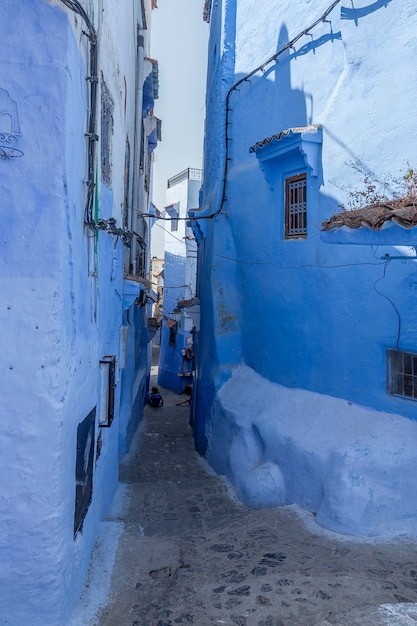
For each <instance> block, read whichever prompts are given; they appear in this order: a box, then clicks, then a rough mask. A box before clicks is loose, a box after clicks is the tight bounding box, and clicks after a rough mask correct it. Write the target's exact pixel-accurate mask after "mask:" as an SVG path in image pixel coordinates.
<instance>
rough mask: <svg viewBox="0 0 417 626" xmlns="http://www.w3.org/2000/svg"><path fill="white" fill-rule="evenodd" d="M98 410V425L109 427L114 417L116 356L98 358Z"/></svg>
mask: <svg viewBox="0 0 417 626" xmlns="http://www.w3.org/2000/svg"><path fill="white" fill-rule="evenodd" d="M100 375H101V381H100V411H99V421H98V423H99V426H103V427H106V426H107V427H109V426H111V424H112V421H113V418H114V389H115V387H116V357H115V356H113V355H112V356H104V357H103V358H102V359H101V360H100Z"/></svg>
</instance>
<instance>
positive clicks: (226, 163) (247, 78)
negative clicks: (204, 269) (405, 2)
mask: <svg viewBox="0 0 417 626" xmlns="http://www.w3.org/2000/svg"><path fill="white" fill-rule="evenodd" d="M340 2H341V0H335V1H334V2H332V4H331V5H330V6H329V7H328V8H327V9H326V11H325V12H324V13H323V14H322V15H321V16H320V17H319V18H318V19H317V20H316V21H315V22H313V23H312V24H310V26H308V27H307V28H305V29H304V30H302V31H301V32H299V33H298V35H296V36H295V37H294V38H293V39H291V41H289V42H288V43H286V44H285V46H283V47H282V48H281V49H280V50H278V52H276V53H275V54H273V55H272V56H271V57H269V58H268V59H267V60H266V61H264V62H263V63H261V65H258V67H256V68H255V69H254V70H252V71H251V72H249V74H246V76H244V77H243V78H241V79H240V80H238V81H237V82H236V83H235V84H234V85H232V87H231V88H230V89H229V91H228V92H227V96H226V116H225V153H226V154H225V161H224V171H223V191H222V199H221V201H220V206H219V208H218V209H217V210H216V211H215V212H214V213H211V214H210V215H205V216H201V217H199V218H195V219H200V220H201V219H214V218H215V217H217V216H218V215H219V214H220V213H221V212H222V210H223V206H224V203H225V202H226V200H227V195H226V191H227V177H228V173H229V161H230V160H231V159H230V156H229V142H230V141H232V138H231V137H230V136H229V126H230V124H231V122H230V112H231V110H232V109H231V107H230V97H231V95H232V93H233V92H234V91H236V90H237V89H238V87H239V86H240V85H242V84H243V83H245V82H250V79H251V77H252V76H254V75H255V74H257V73H258V72H262V73H263V74H264V73H265V69H266V67H267V66H268V65H271V63H278V58H279V57H280V56H281V55H282V54H283V53H284V52H286V51H287V50H289V49H294V46H295V44H296V43H297V42H298V41H299V40H300V39H301V38H302V37H305V36H306V35H310V34H311V31H312V30H313V29H314V28H315V27H316V26H318V24H321V23H322V22H325V21H326V18H327V17H328V15H330V13H331V12H332V11H333V9H334V8H335V7H336V6H337V5H338V4H340Z"/></svg>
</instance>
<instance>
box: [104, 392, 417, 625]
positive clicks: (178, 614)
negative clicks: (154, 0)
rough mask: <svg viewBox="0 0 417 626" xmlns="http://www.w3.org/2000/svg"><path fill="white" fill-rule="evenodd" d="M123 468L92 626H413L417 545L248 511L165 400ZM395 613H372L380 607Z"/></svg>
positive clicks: (184, 413) (182, 414)
mask: <svg viewBox="0 0 417 626" xmlns="http://www.w3.org/2000/svg"><path fill="white" fill-rule="evenodd" d="M163 394H164V398H165V405H164V407H162V408H160V409H151V408H150V407H148V408H147V409H146V411H145V420H144V423H143V425H142V426H141V429H140V433H139V434H138V436H137V438H136V440H135V442H134V445H133V449H132V451H131V452H130V453H129V455H128V456H127V458H126V460H125V462H124V463H123V464H122V467H121V473H120V480H121V482H122V483H125V484H126V494H125V502H126V506H124V507H123V511H122V512H121V513H120V512H119V513H118V514H115V515H113V517H112V518H110V521H114V522H118V523H120V522H121V521H122V522H123V524H124V532H123V533H122V535H121V537H120V540H119V547H118V551H117V556H116V563H115V569H114V572H113V577H112V590H111V594H110V598H109V604H108V606H106V607H104V608H103V609H102V611H101V614H100V616H99V618H98V621H96V624H97V626H176V625H177V624H195V625H197V626H209V625H210V624H219V625H220V624H224V625H227V626H236V625H237V626H304V625H305V626H313V625H314V626H316V625H317V626H330V625H337V626H343V625H349V626H351V625H356V626H375V625H378V624H414V625H416V624H417V610H416V608H415V605H414V604H403V603H415V602H417V545H415V544H414V543H412V542H407V541H406V540H402V541H396V542H391V543H384V544H378V545H377V544H375V543H371V542H368V543H358V542H357V541H352V540H347V539H346V538H341V537H340V536H339V535H335V534H332V533H327V532H325V531H323V530H321V529H319V528H318V527H317V526H315V525H314V521H313V518H312V516H310V515H308V514H303V513H301V512H300V511H299V510H297V509H296V508H293V507H289V508H285V509H267V510H261V511H253V510H249V509H247V508H245V507H244V506H242V505H241V504H239V503H238V502H237V501H236V500H235V499H234V497H233V495H231V492H230V488H229V486H228V484H227V482H226V481H225V479H224V478H222V477H218V476H215V475H213V473H212V472H211V471H210V469H209V468H208V467H207V466H206V465H205V463H204V461H203V460H202V459H201V458H199V457H198V455H197V454H196V453H195V452H194V449H193V444H192V437H191V432H190V428H189V426H188V406H187V405H186V406H179V407H177V406H175V403H176V402H178V401H179V400H181V399H183V397H178V396H176V395H174V394H172V393H170V392H168V391H165V390H163ZM382 604H390V605H391V604H393V605H395V606H386V607H380V608H378V605H382Z"/></svg>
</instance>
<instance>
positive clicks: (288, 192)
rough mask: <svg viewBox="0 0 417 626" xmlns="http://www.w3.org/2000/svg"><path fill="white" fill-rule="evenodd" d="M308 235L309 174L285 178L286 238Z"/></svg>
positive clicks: (299, 237) (303, 237) (300, 237)
mask: <svg viewBox="0 0 417 626" xmlns="http://www.w3.org/2000/svg"><path fill="white" fill-rule="evenodd" d="M306 237H307V175H306V174H298V176H291V177H290V178H286V179H285V239H305V238H306Z"/></svg>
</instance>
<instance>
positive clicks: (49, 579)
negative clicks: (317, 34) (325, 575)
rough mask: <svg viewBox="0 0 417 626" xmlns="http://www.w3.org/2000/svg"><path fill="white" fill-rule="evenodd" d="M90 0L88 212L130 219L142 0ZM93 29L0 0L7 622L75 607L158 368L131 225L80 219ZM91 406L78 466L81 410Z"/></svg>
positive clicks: (59, 8) (62, 9)
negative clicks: (104, 369) (128, 156)
mask: <svg viewBox="0 0 417 626" xmlns="http://www.w3.org/2000/svg"><path fill="white" fill-rule="evenodd" d="M83 5H84V8H85V9H86V10H87V12H88V15H89V17H90V18H91V20H92V22H93V24H94V27H95V30H96V32H97V34H98V47H99V57H100V63H99V67H98V70H99V72H100V73H99V76H98V78H99V82H98V84H97V91H98V102H97V105H98V106H97V114H98V124H97V130H96V132H97V134H98V135H101V133H102V129H101V128H100V89H101V86H102V80H104V81H105V82H106V85H107V88H108V90H109V92H110V94H111V95H112V98H113V102H114V110H113V120H112V121H113V126H112V132H111V133H110V137H111V141H112V164H111V176H112V178H111V181H110V182H106V183H105V182H104V181H103V180H102V171H101V168H100V154H101V143H100V140H99V141H98V142H97V150H96V158H95V159H94V161H93V163H94V165H95V164H96V163H97V170H96V174H95V182H96V183H97V186H96V189H95V196H94V205H93V209H94V220H95V221H97V220H98V219H103V220H106V219H108V218H111V217H112V218H114V219H115V220H116V226H115V228H120V229H122V230H123V215H122V207H123V203H124V196H125V190H124V185H123V180H124V175H125V146H126V137H129V138H130V142H131V149H132V155H133V154H134V151H135V150H136V149H135V145H136V141H137V140H138V138H139V137H138V135H137V134H136V130H135V129H136V128H137V124H136V120H135V115H136V110H137V102H138V94H137V89H138V82H137V76H136V67H137V58H136V43H137V39H136V37H137V23H138V22H139V23H140V22H141V21H142V14H141V10H140V2H133V3H130V5H129V10H128V11H127V10H126V11H123V10H121V4H120V3H118V2H116V3H114V2H111V3H110V2H101V1H100V2H93V1H91V2H84V3H83ZM145 5H146V11H147V14H148V18H149V19H150V14H151V8H150V2H146V3H145ZM86 30H87V28H86V24H85V23H84V21H83V19H82V18H81V16H80V15H75V14H74V13H73V12H72V11H70V10H68V8H67V7H66V6H65V5H64V4H63V3H62V2H60V1H58V0H55V1H47V0H19V2H3V3H2V4H1V6H0V36H1V40H2V42H3V46H4V50H3V54H2V56H1V60H0V144H1V147H0V156H1V158H0V187H1V190H2V194H1V195H2V198H3V205H4V206H3V211H2V212H1V218H0V220H1V227H0V230H1V232H2V237H1V243H0V247H1V254H0V290H1V294H2V297H1V303H2V304H1V306H0V320H1V324H0V326H1V329H2V346H3V350H2V357H1V359H0V364H1V371H2V379H3V385H2V394H1V399H0V414H1V427H0V467H1V471H0V475H1V482H2V484H1V489H0V493H1V496H0V529H1V530H0V562H1V571H0V616H1V621H3V622H4V623H7V624H10V625H11V626H20V625H21V624H26V623H27V624H29V623H30V624H33V625H34V626H41V625H42V626H45V625H50V626H52V625H53V626H56V625H57V624H64V623H65V622H66V619H67V618H68V616H69V614H70V612H71V609H72V607H73V605H74V603H75V602H76V600H77V598H78V596H79V594H80V592H81V589H82V587H83V584H84V579H85V575H86V571H87V568H88V563H89V558H90V553H91V549H92V546H93V544H94V540H95V536H96V533H97V530H98V526H99V523H100V521H101V520H103V519H105V516H106V513H107V511H108V508H109V506H110V503H111V501H112V498H113V495H114V493H115V490H116V486H117V482H118V459H119V429H120V440H121V442H122V443H121V446H120V447H121V448H122V449H125V448H126V447H128V444H129V441H130V438H131V436H132V429H133V427H134V424H135V423H137V421H138V419H139V418H140V415H141V411H142V407H143V402H144V397H145V393H146V385H147V380H148V363H147V348H146V339H145V337H146V329H147V326H146V314H145V309H144V308H140V307H138V306H136V305H135V304H134V301H135V300H136V298H135V297H134V295H135V293H136V295H137V296H139V295H140V291H141V290H143V286H141V285H140V284H138V285H136V284H135V283H134V281H133V283H134V284H133V286H132V284H131V283H132V281H125V280H124V273H125V272H124V246H123V241H122V240H123V235H124V234H123V233H121V232H119V233H118V234H111V233H110V232H108V230H109V229H108V228H107V227H106V228H107V232H106V231H104V230H100V229H94V228H91V227H87V228H86V227H85V225H84V220H85V194H86V185H85V184H84V183H83V181H85V180H86V178H87V154H86V147H87V141H86V137H85V133H86V130H87V118H88V113H87V112H88V108H89V87H88V85H87V83H86V75H87V73H88V71H89V69H91V68H89V67H88V51H89V45H88V40H87V38H86V37H85V35H84V34H83V31H86ZM147 37H148V34H147V33H146V38H147ZM142 79H143V80H144V77H142ZM140 105H141V100H140ZM139 110H141V107H140V109H139ZM139 145H140V144H139ZM137 160H138V157H137ZM134 163H135V161H134V159H133V157H132V160H131V162H130V168H131V172H133V170H134ZM138 169H139V168H138ZM130 180H131V181H132V178H131V179H130ZM132 184H133V183H132V182H131V185H132ZM136 185H137V187H138V188H139V191H138V193H139V194H140V193H142V200H141V201H142V202H144V203H145V204H146V202H147V196H146V195H144V192H143V187H142V192H141V191H140V183H139V181H136ZM129 195H130V197H131V195H132V190H130V192H129ZM129 289H132V290H134V289H136V292H133V296H130V299H129V297H128V296H127V291H129ZM132 298H133V299H132ZM126 327H128V331H126V330H125V328H126ZM126 344H127V349H125V347H126ZM106 355H114V356H115V357H116V388H115V411H114V420H113V423H112V425H111V427H109V428H100V427H99V425H98V417H99V415H100V414H101V411H102V408H103V407H102V404H101V402H102V401H103V399H102V397H101V383H102V381H101V378H100V367H99V362H100V360H101V359H102V358H103V357H104V356H106ZM132 381H133V387H132V384H131V383H132ZM129 388H130V396H129V397H127V396H126V394H127V391H128V390H129ZM132 388H133V391H132ZM94 410H96V416H95V419H94V421H93V428H92V429H90V430H89V431H88V433H86V442H85V443H86V454H85V457H84V460H83V459H80V458H79V459H78V461H79V464H80V467H78V466H77V467H76V462H77V445H79V441H78V442H77V432H78V433H79V425H80V424H81V423H82V422H83V420H84V419H85V418H86V417H87V416H88V415H90V414H91V412H92V411H93V412H94ZM133 413H135V415H133ZM132 424H133V426H132ZM91 460H92V476H91V475H90V477H89V478H88V479H87V477H85V476H83V480H84V479H85V484H87V482H88V480H90V481H91V480H92V499H91V503H88V498H87V501H86V506H87V507H88V510H87V513H86V515H85V518H84V522H83V524H82V528H81V529H79V530H78V532H77V533H76V535H75V537H74V512H75V508H76V503H75V501H76V471H77V472H78V473H79V474H83V472H84V470H88V469H89V467H88V464H89V461H91ZM83 462H84V467H83ZM85 484H83V485H80V484H79V486H85ZM87 494H88V491H87Z"/></svg>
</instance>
